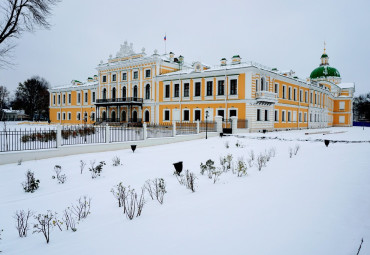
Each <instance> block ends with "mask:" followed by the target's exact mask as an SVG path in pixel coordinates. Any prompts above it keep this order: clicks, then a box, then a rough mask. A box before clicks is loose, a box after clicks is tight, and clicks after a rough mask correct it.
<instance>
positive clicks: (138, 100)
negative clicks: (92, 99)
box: [96, 97, 143, 104]
mask: <svg viewBox="0 0 370 255" xmlns="http://www.w3.org/2000/svg"><path fill="white" fill-rule="evenodd" d="M96 103H97V104H106V103H112V104H114V103H139V104H142V103H143V98H140V97H120V98H106V99H97V100H96Z"/></svg>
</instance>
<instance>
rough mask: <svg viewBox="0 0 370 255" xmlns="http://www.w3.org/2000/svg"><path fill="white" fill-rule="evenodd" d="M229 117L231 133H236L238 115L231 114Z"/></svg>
mask: <svg viewBox="0 0 370 255" xmlns="http://www.w3.org/2000/svg"><path fill="white" fill-rule="evenodd" d="M230 119H231V130H232V132H233V134H236V133H237V131H238V117H236V116H232V117H230Z"/></svg>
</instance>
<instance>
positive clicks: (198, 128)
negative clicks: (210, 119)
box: [196, 120, 200, 134]
mask: <svg viewBox="0 0 370 255" xmlns="http://www.w3.org/2000/svg"><path fill="white" fill-rule="evenodd" d="M196 123H197V134H199V133H200V125H199V120H197V121H196Z"/></svg>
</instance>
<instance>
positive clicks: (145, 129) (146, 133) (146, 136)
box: [143, 122, 148, 140]
mask: <svg viewBox="0 0 370 255" xmlns="http://www.w3.org/2000/svg"><path fill="white" fill-rule="evenodd" d="M143 134H144V140H146V139H147V138H148V130H147V127H146V123H145V122H144V123H143Z"/></svg>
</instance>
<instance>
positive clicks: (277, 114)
mask: <svg viewBox="0 0 370 255" xmlns="http://www.w3.org/2000/svg"><path fill="white" fill-rule="evenodd" d="M274 120H275V121H279V111H278V110H275V116H274Z"/></svg>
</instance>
